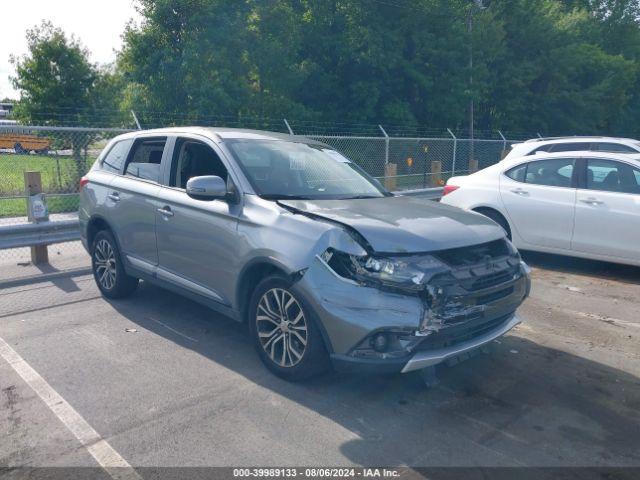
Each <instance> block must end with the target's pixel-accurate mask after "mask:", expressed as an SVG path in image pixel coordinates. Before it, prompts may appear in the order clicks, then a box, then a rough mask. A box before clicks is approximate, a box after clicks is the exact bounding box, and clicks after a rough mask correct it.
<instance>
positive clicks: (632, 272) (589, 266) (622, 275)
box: [520, 250, 640, 284]
mask: <svg viewBox="0 0 640 480" xmlns="http://www.w3.org/2000/svg"><path fill="white" fill-rule="evenodd" d="M520 254H521V255H522V259H523V260H524V261H525V262H526V263H527V264H528V265H529V266H531V267H537V268H543V269H545V270H552V271H556V272H563V273H573V274H578V275H585V276H590V277H598V278H602V279H606V280H616V281H618V282H623V283H631V284H640V267H636V266H633V265H621V264H618V263H610V262H602V261H599V260H588V259H585V258H577V257H569V256H565V255H555V254H551V253H540V252H531V251H522V250H521V251H520Z"/></svg>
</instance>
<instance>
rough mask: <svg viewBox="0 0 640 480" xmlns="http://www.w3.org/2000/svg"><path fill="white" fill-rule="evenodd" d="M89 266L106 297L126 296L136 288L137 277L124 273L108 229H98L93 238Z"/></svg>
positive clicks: (118, 253)
mask: <svg viewBox="0 0 640 480" xmlns="http://www.w3.org/2000/svg"><path fill="white" fill-rule="evenodd" d="M91 268H92V270H93V278H94V279H95V281H96V284H97V285H98V288H99V289H100V292H101V293H102V295H104V296H105V297H107V298H112V299H116V298H124V297H128V296H129V295H131V294H132V293H133V292H135V290H136V288H138V279H137V278H135V277H131V276H129V275H127V274H126V273H125V271H124V265H123V263H122V258H121V256H120V250H119V249H118V244H117V243H116V240H115V238H114V237H113V234H112V233H111V232H110V231H108V230H101V231H99V232H98V233H97V234H96V237H95V239H94V240H93V246H92V248H91Z"/></svg>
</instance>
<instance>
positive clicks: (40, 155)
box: [0, 123, 510, 267]
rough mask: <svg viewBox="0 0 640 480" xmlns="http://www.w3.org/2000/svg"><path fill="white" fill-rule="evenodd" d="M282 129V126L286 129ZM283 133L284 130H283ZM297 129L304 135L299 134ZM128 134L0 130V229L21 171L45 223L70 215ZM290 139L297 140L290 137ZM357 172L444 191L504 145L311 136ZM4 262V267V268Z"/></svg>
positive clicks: (16, 203)
mask: <svg viewBox="0 0 640 480" xmlns="http://www.w3.org/2000/svg"><path fill="white" fill-rule="evenodd" d="M285 124H286V123H285ZM286 125H287V127H288V128H289V125H288V124H286ZM301 130H304V129H301ZM127 131H130V130H126V129H116V128H104V129H99V128H77V127H41V126H40V127H39V126H16V125H11V126H3V125H0V225H3V224H17V223H26V222H27V195H26V186H25V172H29V171H35V172H40V177H41V189H42V193H44V194H45V196H46V201H47V207H48V210H49V214H50V218H51V220H59V219H69V218H74V217H75V216H77V210H78V185H79V180H80V178H81V177H82V175H84V174H85V173H86V172H87V171H88V169H89V168H90V167H91V165H92V164H93V162H94V161H95V159H96V158H97V156H98V155H99V153H100V151H101V150H102V149H103V148H104V146H105V145H106V143H107V142H108V141H109V140H110V139H111V138H113V137H114V136H116V135H119V134H121V133H124V132H127ZM295 133H303V132H302V131H301V132H295ZM306 136H307V137H309V138H312V139H315V140H318V141H322V142H324V143H326V144H328V145H330V146H332V147H333V148H335V149H336V150H338V151H340V152H341V153H343V154H344V155H345V156H347V157H348V158H350V159H352V160H353V161H354V162H356V163H357V164H358V165H360V166H361V167H362V168H363V169H364V170H365V171H366V172H367V173H369V174H370V175H372V176H373V177H375V178H377V179H379V180H380V181H382V182H383V183H384V184H385V185H386V186H387V188H389V189H391V190H406V189H415V188H425V187H431V186H439V185H443V184H444V183H445V182H446V180H447V179H448V178H449V177H451V176H454V175H466V174H468V173H469V172H471V171H474V170H477V169H482V168H485V167H487V166H489V165H492V164H494V163H496V162H497V161H499V160H500V158H501V156H502V155H503V154H504V151H505V150H506V149H507V148H508V147H509V145H510V141H508V140H506V139H503V140H484V139H479V140H474V141H473V142H472V141H470V140H469V139H463V138H456V137H455V136H454V134H453V133H452V132H451V131H449V137H434V138H421V137H415V136H413V137H401V136H387V134H386V132H385V131H384V130H383V129H382V128H380V135H379V136H375V135H369V134H367V135H361V136H358V135H337V134H330V135H327V134H323V135H320V134H317V133H316V134H311V135H306ZM51 251H52V253H53V255H52V256H51V260H52V261H53V260H55V259H56V258H58V257H59V256H63V255H67V256H68V255H84V252H83V250H82V248H81V246H80V244H79V242H73V243H67V244H62V245H59V246H53V247H51ZM29 259H30V255H29V249H28V248H22V249H14V250H4V251H2V250H0V267H1V266H2V265H5V266H6V262H7V261H9V263H11V264H12V265H16V264H23V263H24V264H27V263H28V262H29ZM3 262H4V263H3Z"/></svg>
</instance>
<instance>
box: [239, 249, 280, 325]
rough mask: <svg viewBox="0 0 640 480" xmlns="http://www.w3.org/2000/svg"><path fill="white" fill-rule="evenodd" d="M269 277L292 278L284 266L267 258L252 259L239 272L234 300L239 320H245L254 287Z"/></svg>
mask: <svg viewBox="0 0 640 480" xmlns="http://www.w3.org/2000/svg"><path fill="white" fill-rule="evenodd" d="M269 275H281V276H282V277H285V278H287V277H291V276H292V274H291V272H290V271H289V269H288V268H287V267H286V266H285V265H283V264H282V263H280V262H279V261H277V260H275V259H273V258H269V257H260V258H254V259H253V260H251V261H250V262H249V263H248V264H247V265H245V266H244V267H243V268H242V270H241V271H240V274H239V275H238V280H237V282H236V293H235V299H236V310H238V311H239V312H240V319H241V320H242V321H243V322H245V321H246V320H247V310H248V307H249V300H250V299H251V294H252V293H253V290H254V289H255V286H256V285H257V284H258V283H259V282H260V280H262V279H263V278H266V277H268V276H269Z"/></svg>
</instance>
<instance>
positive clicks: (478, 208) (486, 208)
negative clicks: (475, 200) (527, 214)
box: [470, 205, 513, 238]
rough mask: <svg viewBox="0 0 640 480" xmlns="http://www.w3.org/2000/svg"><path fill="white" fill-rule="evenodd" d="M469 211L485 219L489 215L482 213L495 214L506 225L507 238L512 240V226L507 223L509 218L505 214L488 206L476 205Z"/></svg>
mask: <svg viewBox="0 0 640 480" xmlns="http://www.w3.org/2000/svg"><path fill="white" fill-rule="evenodd" d="M470 210H471V211H473V212H476V213H480V214H482V215H485V216H487V217H489V215H486V214H485V213H484V212H490V213H493V214H496V215H498V216H500V217H501V218H502V219H503V220H504V223H505V224H506V226H507V227H508V229H509V231H508V234H509V236H510V237H511V238H513V226H512V225H511V222H510V221H509V218H508V217H507V215H506V214H505V212H501V211H500V210H499V209H498V208H496V207H494V206H489V205H477V206H475V207H473V208H471V209H470ZM489 218H490V217H489Z"/></svg>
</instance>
